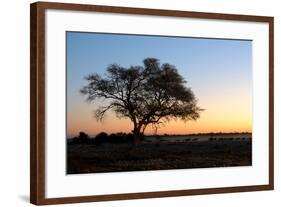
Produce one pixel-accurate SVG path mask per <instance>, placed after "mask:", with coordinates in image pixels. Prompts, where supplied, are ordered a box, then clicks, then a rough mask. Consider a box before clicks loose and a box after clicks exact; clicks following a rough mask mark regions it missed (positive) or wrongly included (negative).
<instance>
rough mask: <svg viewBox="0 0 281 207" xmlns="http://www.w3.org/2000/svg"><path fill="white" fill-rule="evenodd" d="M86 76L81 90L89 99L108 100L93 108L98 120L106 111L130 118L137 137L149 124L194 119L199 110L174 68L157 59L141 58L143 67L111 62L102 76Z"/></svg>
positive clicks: (137, 138) (157, 125)
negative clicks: (106, 102) (123, 65)
mask: <svg viewBox="0 0 281 207" xmlns="http://www.w3.org/2000/svg"><path fill="white" fill-rule="evenodd" d="M85 79H86V81H87V85H85V86H84V87H83V88H82V89H81V90H80V92H81V93H82V94H84V95H86V97H87V100H88V101H90V102H94V101H95V100H97V99H107V100H109V102H108V103H109V104H107V105H106V106H100V107H99V108H98V109H97V110H96V111H95V117H96V118H97V120H102V119H103V118H104V115H105V113H106V112H107V111H108V110H113V111H114V112H115V113H116V115H117V116H118V117H119V118H129V119H130V120H131V121H132V122H133V126H134V129H133V130H132V132H133V134H134V135H135V139H136V140H139V136H140V133H144V131H145V129H146V127H147V126H148V125H151V126H152V127H155V128H158V127H159V126H160V125H161V124H164V123H166V122H168V121H170V120H171V119H181V120H184V121H188V120H196V119H198V118H199V116H200V112H201V111H202V109H201V108H200V107H199V106H198V105H197V99H196V97H195V95H194V93H193V91H192V90H191V88H190V87H187V82H186V80H184V78H183V77H182V76H181V75H180V74H179V73H178V71H177V68H176V67H175V66H174V65H171V64H168V63H164V64H160V63H159V60H158V59H156V58H146V59H144V60H143V66H130V67H128V68H125V67H122V66H120V65H118V64H111V65H109V66H108V67H107V69H106V74H105V75H104V76H101V75H99V74H90V75H88V76H87V77H85Z"/></svg>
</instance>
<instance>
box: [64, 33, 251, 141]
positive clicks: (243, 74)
mask: <svg viewBox="0 0 281 207" xmlns="http://www.w3.org/2000/svg"><path fill="white" fill-rule="evenodd" d="M66 35H67V60H66V61H67V117H66V121H67V137H72V136H75V135H77V134H78V133H79V132H80V131H84V132H86V133H87V134H89V135H95V134H97V133H100V132H102V131H104V132H107V133H113V132H130V131H131V130H132V127H133V126H132V124H131V122H130V120H128V119H118V118H117V117H116V116H115V114H114V112H109V113H107V116H106V117H105V119H104V120H103V122H97V121H96V120H95V118H94V113H93V111H94V109H96V108H97V107H98V106H99V105H100V104H103V105H104V104H106V102H101V101H96V102H95V103H89V102H86V97H85V96H83V95H82V94H80V92H79V90H80V89H81V88H82V87H83V86H84V85H86V84H87V82H86V81H85V80H84V77H85V76H86V75H88V74H90V73H98V74H100V75H103V74H104V73H105V70H106V67H107V66H108V65H109V64H112V63H118V64H120V65H121V66H124V67H128V66H130V65H142V60H143V59H145V58H147V57H154V58H157V59H159V60H160V63H170V64H172V65H175V66H176V67H177V69H178V72H179V74H181V75H182V76H183V77H184V78H185V80H186V81H187V86H188V87H191V88H192V90H193V92H194V94H195V96H196V97H197V99H198V105H199V106H200V107H201V108H203V109H205V111H203V112H202V113H201V117H200V118H199V119H198V120H196V121H189V122H186V123H184V122H182V121H171V122H169V123H167V124H166V125H165V126H163V127H161V128H159V129H158V131H157V133H158V134H163V133H168V134H188V133H205V132H242V131H243V132H244V131H248V132H251V130H252V42H251V41H246V40H223V39H203V38H187V37H184V38H180V37H160V36H142V35H114V34H97V33H81V32H67V33H66ZM153 133H154V130H153V129H151V128H149V127H148V128H147V130H146V134H153Z"/></svg>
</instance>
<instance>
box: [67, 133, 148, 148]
mask: <svg viewBox="0 0 281 207" xmlns="http://www.w3.org/2000/svg"><path fill="white" fill-rule="evenodd" d="M140 139H141V140H143V139H144V136H143V134H141V136H140ZM133 141H134V137H133V134H132V133H128V134H126V133H123V132H118V133H112V134H110V135H108V134H107V133H106V132H101V133H99V134H97V135H96V136H95V138H90V137H89V136H88V135H87V134H86V133H84V132H80V133H79V136H78V137H74V138H73V139H72V140H71V141H70V142H69V143H70V144H95V145H100V144H103V143H113V144H122V143H133Z"/></svg>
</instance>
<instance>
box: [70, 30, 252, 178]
mask: <svg viewBox="0 0 281 207" xmlns="http://www.w3.org/2000/svg"><path fill="white" fill-rule="evenodd" d="M65 35H66V60H65V61H66V69H65V70H66V83H65V85H66V149H67V151H66V174H84V173H113V172H128V171H147V170H150V171H154V170H172V169H173V170H176V169H195V168H214V167H216V168H218V167H220V168H222V167H223V168H226V167H241V166H252V139H253V138H252V84H253V81H252V40H248V39H219V38H218V39H216V38H203V37H185V36H164V35H147V34H117V33H115V34H114V33H97V32H80V31H66V33H65Z"/></svg>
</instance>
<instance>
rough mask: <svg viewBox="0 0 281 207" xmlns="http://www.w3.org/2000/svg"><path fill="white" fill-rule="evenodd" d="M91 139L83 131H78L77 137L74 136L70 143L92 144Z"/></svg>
mask: <svg viewBox="0 0 281 207" xmlns="http://www.w3.org/2000/svg"><path fill="white" fill-rule="evenodd" d="M92 143H93V140H92V139H91V138H90V137H89V135H88V134H86V133H85V132H79V136H78V137H74V138H73V139H72V141H71V144H92Z"/></svg>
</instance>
